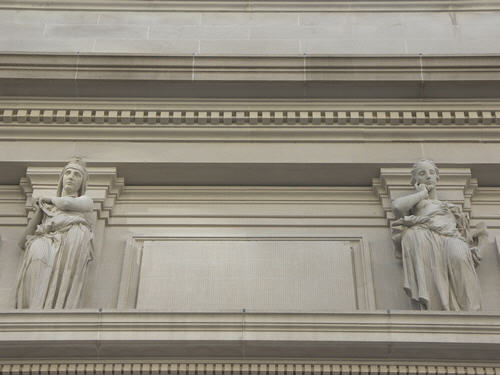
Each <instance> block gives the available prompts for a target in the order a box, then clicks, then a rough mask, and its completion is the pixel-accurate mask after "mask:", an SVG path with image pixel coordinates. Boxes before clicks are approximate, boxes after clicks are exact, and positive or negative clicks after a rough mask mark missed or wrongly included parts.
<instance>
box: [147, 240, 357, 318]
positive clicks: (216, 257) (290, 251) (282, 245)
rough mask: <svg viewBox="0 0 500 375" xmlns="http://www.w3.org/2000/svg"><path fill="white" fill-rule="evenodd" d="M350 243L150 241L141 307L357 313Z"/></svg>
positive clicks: (148, 242)
mask: <svg viewBox="0 0 500 375" xmlns="http://www.w3.org/2000/svg"><path fill="white" fill-rule="evenodd" d="M351 252H352V250H351V247H350V243H349V242H348V241H315V240H311V241H306V240H300V241H294V240H254V239H252V240H231V239H229V240H183V241H181V240H167V241H165V240H162V241H145V242H144V248H143V255H142V264H141V270H140V280H139V291H138V297H137V308H139V309H161V310H166V311H205V312H207V311H217V312H219V311H241V310H243V309H246V310H247V311H266V312H270V311H276V312H286V311H289V312H292V311H293V312H319V311H333V310H355V309H356V295H355V285H354V275H353V264H352V254H351Z"/></svg>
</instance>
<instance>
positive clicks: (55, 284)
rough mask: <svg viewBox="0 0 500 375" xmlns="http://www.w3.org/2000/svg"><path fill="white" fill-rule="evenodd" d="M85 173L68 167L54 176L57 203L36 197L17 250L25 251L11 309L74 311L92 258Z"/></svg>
mask: <svg viewBox="0 0 500 375" xmlns="http://www.w3.org/2000/svg"><path fill="white" fill-rule="evenodd" d="M87 179H88V174H87V169H86V168H85V164H84V162H83V161H82V160H81V159H78V158H76V159H74V160H72V161H70V162H69V163H68V164H67V165H66V166H65V167H64V169H63V170H62V172H61V174H60V176H59V183H58V188H57V196H56V197H41V198H39V199H38V200H37V201H36V202H35V204H34V206H35V212H34V215H33V217H32V218H31V220H30V221H29V223H28V226H27V228H26V231H25V233H24V236H23V238H22V239H21V241H20V242H19V246H20V247H21V248H23V249H25V254H24V258H23V261H22V264H21V268H20V270H19V274H18V279H17V288H16V296H15V297H16V300H15V307H16V308H19V309H21V308H29V309H71V308H77V307H79V303H80V299H81V294H82V290H83V287H84V285H85V279H86V275H87V268H88V263H89V262H90V261H91V260H92V257H93V244H92V236H93V227H94V216H93V212H92V210H93V206H94V204H93V201H92V199H91V198H90V197H88V196H87V195H85V190H86V188H87Z"/></svg>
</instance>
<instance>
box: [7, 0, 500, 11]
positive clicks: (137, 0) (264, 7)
mask: <svg viewBox="0 0 500 375" xmlns="http://www.w3.org/2000/svg"><path fill="white" fill-rule="evenodd" d="M0 9H37V10H46V9H51V10H52V9H53V10H109V11H169V12H172V11H179V12H189V11H200V12H276V11H286V12H368V11H369V12H377V11H378V12H388V11H402V12H403V11H404V12H415V11H418V12H423V11H438V12H439V11H441V12H450V11H452V12H453V11H494V10H499V9H500V3H499V2H498V1H495V0H475V1H470V0H451V1H446V0H427V1H425V0H374V1H373V0H372V1H366V0H365V1H355V0H333V1H331V0H310V1H304V0H302V1H299V0H213V1H209V0H153V1H145V0H81V1H72V0H48V1H47V0H4V1H2V3H1V5H0Z"/></svg>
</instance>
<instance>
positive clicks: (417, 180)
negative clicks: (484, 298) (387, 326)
mask: <svg viewBox="0 0 500 375" xmlns="http://www.w3.org/2000/svg"><path fill="white" fill-rule="evenodd" d="M411 174H412V177H411V184H412V185H414V186H415V190H416V192H415V193H413V194H410V195H407V196H404V197H401V198H398V199H395V200H394V201H393V202H392V206H393V210H394V213H395V214H396V217H397V218H399V219H398V220H396V221H395V222H394V223H393V224H392V230H393V235H394V237H393V239H394V243H395V245H396V250H397V251H398V250H399V252H400V254H401V257H402V261H403V268H404V289H405V291H406V293H407V294H408V296H409V297H410V298H411V299H412V302H413V303H414V305H416V307H417V308H420V309H425V310H455V311H457V310H480V309H481V291H480V288H479V280H478V277H477V274H476V271H475V266H477V265H478V264H479V261H480V256H479V249H478V248H477V247H475V246H473V238H472V235H471V232H470V229H469V218H468V216H467V215H466V214H464V213H463V212H462V210H461V207H459V206H456V205H453V204H451V203H447V202H442V201H440V200H438V199H437V194H436V185H437V181H438V179H439V170H438V168H437V167H436V165H435V164H434V162H433V161H431V160H419V161H417V162H416V163H415V164H414V166H413V170H412V173H411Z"/></svg>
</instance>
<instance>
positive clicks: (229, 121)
mask: <svg viewBox="0 0 500 375" xmlns="http://www.w3.org/2000/svg"><path fill="white" fill-rule="evenodd" d="M0 124H7V125H10V124H50V125H54V124H61V125H66V124H69V125H71V124H78V125H81V124H89V125H104V124H105V125H128V124H131V125H144V126H148V125H154V126H158V125H169V126H180V125H182V126H189V125H202V126H214V125H215V126H253V125H264V126H266V125H268V126H274V125H293V126H304V125H307V126H328V125H346V126H352V125H359V126H363V125H375V126H376V125H383V126H387V125H391V126H395V125H401V126H408V125H428V126H432V125H443V126H446V125H454V126H455V125H500V111H495V110H491V111H451V110H450V111H244V110H242V111H183V110H174V111H161V110H157V111H155V110H146V111H135V110H134V111H129V110H92V109H0Z"/></svg>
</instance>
